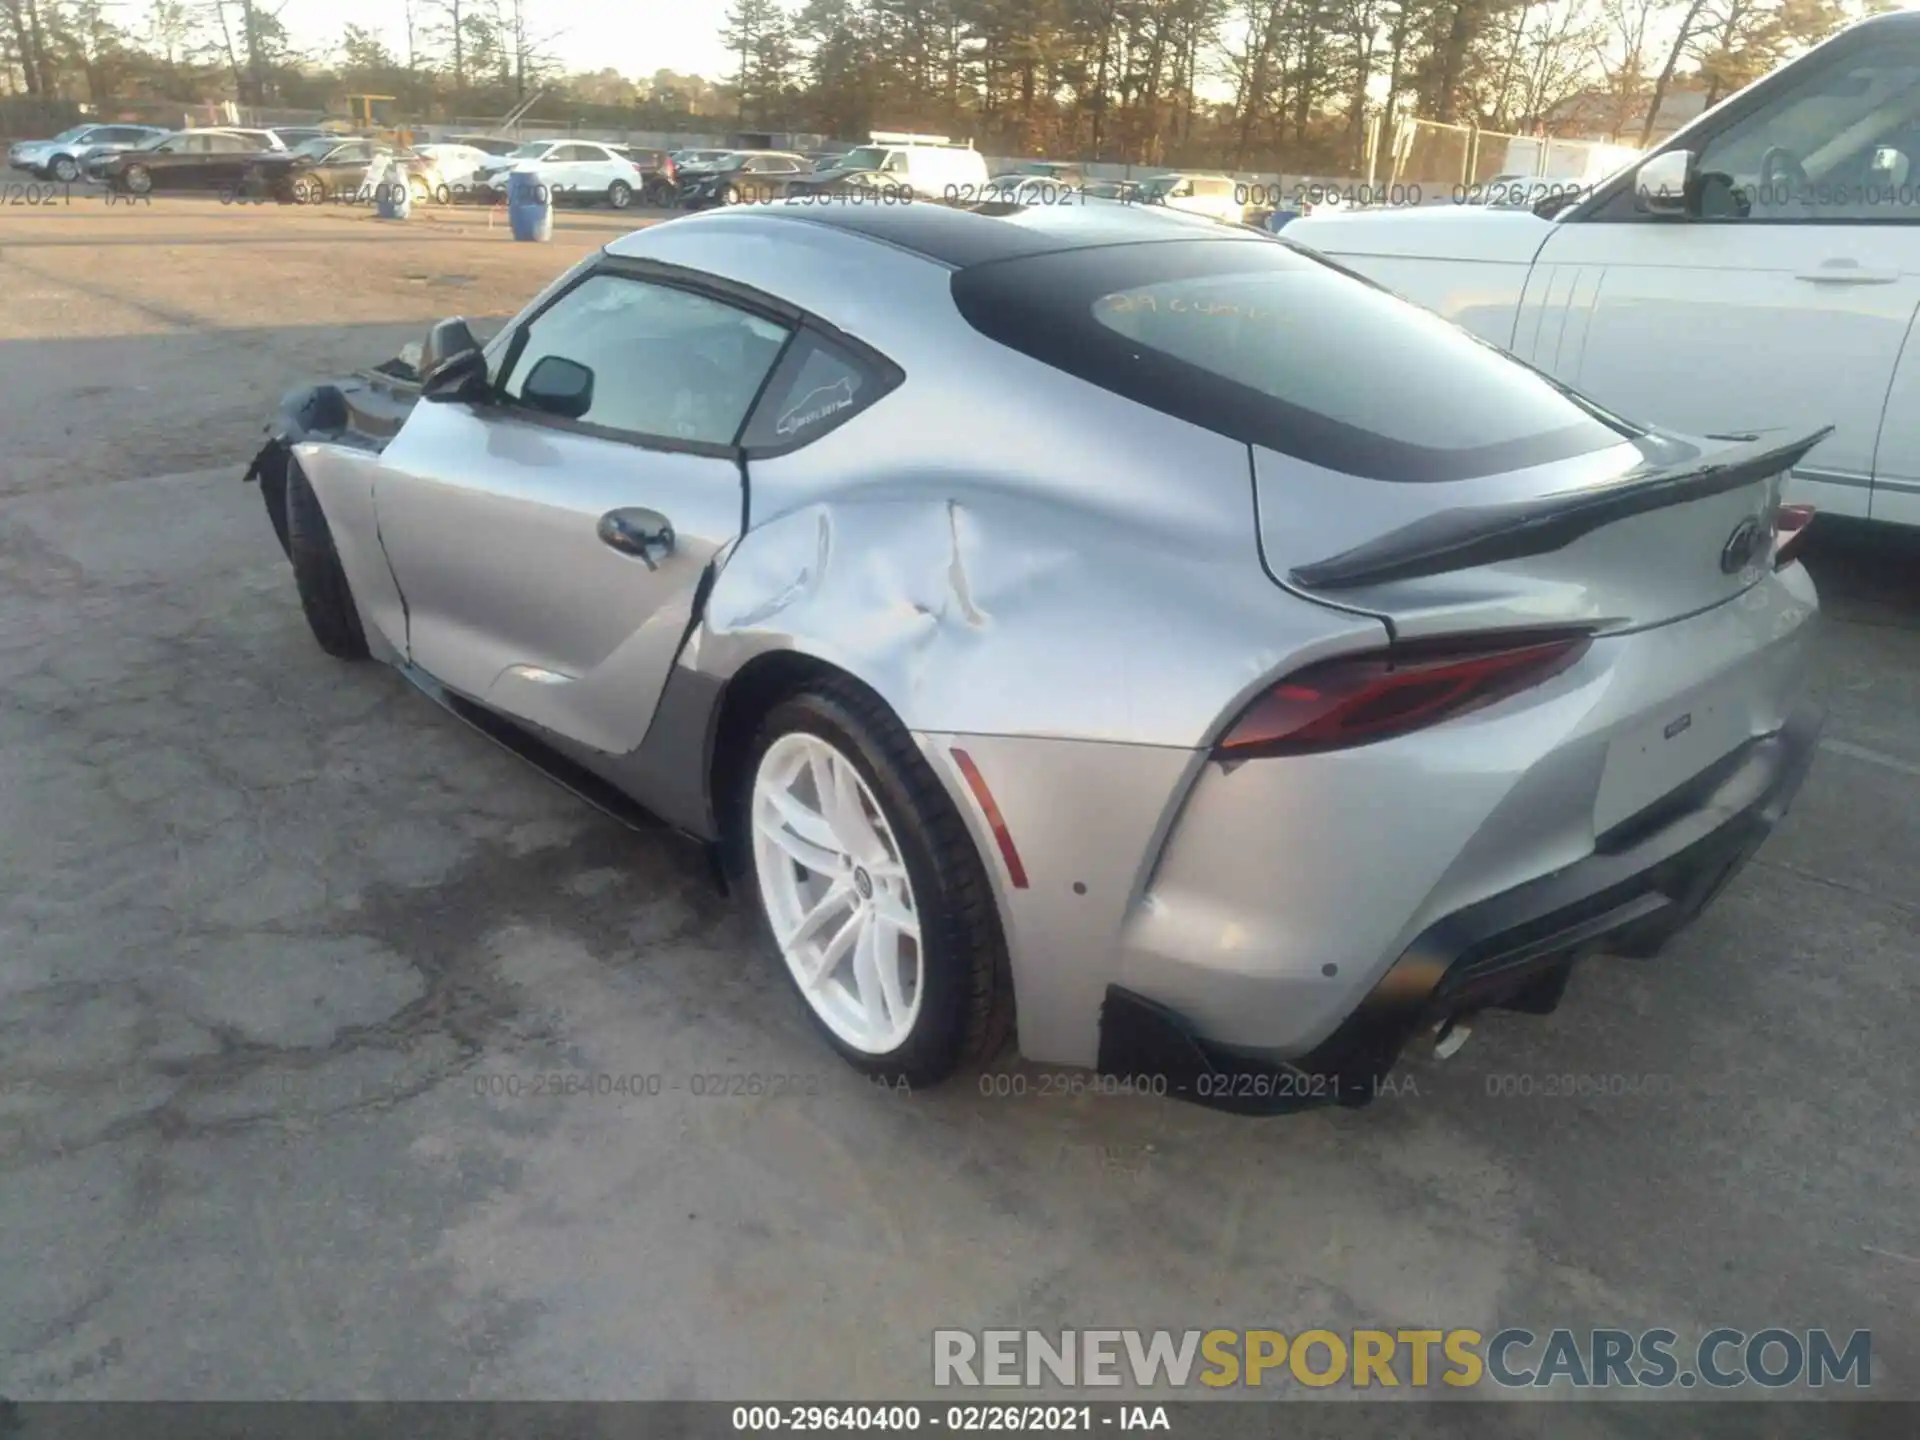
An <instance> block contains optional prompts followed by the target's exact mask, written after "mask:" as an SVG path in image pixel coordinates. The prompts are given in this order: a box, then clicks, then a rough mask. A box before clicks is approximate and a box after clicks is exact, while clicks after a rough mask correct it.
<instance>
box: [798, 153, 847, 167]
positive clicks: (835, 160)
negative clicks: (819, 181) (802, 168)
mask: <svg viewBox="0 0 1920 1440" xmlns="http://www.w3.org/2000/svg"><path fill="white" fill-rule="evenodd" d="M806 153H807V163H808V164H809V165H811V166H812V167H813V168H814V169H815V170H831V169H833V168H834V166H836V165H838V164H839V163H840V161H841V158H842V157H843V156H845V155H846V153H847V152H846V151H844V150H809V151H807V152H806Z"/></svg>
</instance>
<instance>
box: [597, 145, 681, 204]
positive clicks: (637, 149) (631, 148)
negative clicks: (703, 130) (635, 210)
mask: <svg viewBox="0 0 1920 1440" xmlns="http://www.w3.org/2000/svg"><path fill="white" fill-rule="evenodd" d="M608 148H609V149H611V150H613V151H614V152H615V153H616V154H620V155H624V156H625V157H626V158H627V159H629V160H631V161H632V162H633V163H634V165H635V167H636V168H638V169H639V171H640V175H641V186H640V202H641V204H643V205H653V206H664V205H671V204H673V203H674V200H675V199H676V198H677V196H678V195H679V193H680V167H679V166H678V165H676V164H674V161H673V156H671V155H670V154H668V153H667V152H666V151H665V150H654V149H651V148H649V147H647V146H643V145H612V146H609V147H608Z"/></svg>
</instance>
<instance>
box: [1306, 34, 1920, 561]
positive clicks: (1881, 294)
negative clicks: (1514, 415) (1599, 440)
mask: <svg viewBox="0 0 1920 1440" xmlns="http://www.w3.org/2000/svg"><path fill="white" fill-rule="evenodd" d="M1916 176H1920V13H1916V12H1915V11H1912V10H1896V11H1893V12H1891V13H1889V14H1885V15H1878V16H1875V17H1873V18H1871V19H1868V20H1863V21H1861V22H1859V23H1858V24H1857V25H1855V26H1853V27H1852V28H1851V29H1848V30H1844V31H1842V32H1841V33H1840V34H1838V35H1837V36H1835V37H1834V38H1833V39H1830V40H1828V41H1826V42H1825V43H1824V44H1821V45H1818V46H1816V47H1815V48H1814V49H1812V50H1810V51H1808V52H1807V53H1806V54H1805V55H1802V56H1801V57H1800V58H1799V59H1797V60H1795V61H1793V62H1792V63H1791V64H1789V65H1787V66H1785V67H1784V68H1782V69H1780V70H1778V71H1776V72H1775V73H1774V74H1772V75H1770V76H1768V77H1767V78H1766V79H1764V80H1760V81H1757V82H1756V83H1754V84H1753V85H1751V86H1749V87H1748V88H1747V89H1745V90H1743V91H1741V92H1740V93H1739V94H1737V95H1734V96H1732V97H1731V98H1729V99H1727V100H1724V101H1722V102H1721V103H1720V104H1719V105H1718V106H1716V107H1715V108H1714V109H1712V110H1709V111H1708V112H1707V113H1706V114H1704V115H1702V116H1701V117H1700V118H1699V119H1697V120H1695V121H1693V122H1692V123H1691V124H1689V125H1688V126H1686V128H1684V129H1683V130H1681V131H1680V132H1679V133H1678V134H1676V135H1674V136H1673V138H1672V139H1670V140H1668V141H1666V142H1665V143H1663V144H1662V145H1661V147H1660V148H1659V149H1658V150H1657V151H1656V152H1654V153H1653V154H1652V155H1649V156H1647V157H1645V158H1644V159H1640V160H1637V161H1635V162H1634V163H1633V165H1632V166H1631V167H1629V168H1628V169H1625V170H1623V171H1621V172H1620V173H1619V174H1617V175H1615V176H1613V177H1612V178H1610V179H1608V180H1606V181H1604V182H1602V183H1601V184H1600V185H1598V186H1597V187H1595V188H1593V189H1592V190H1591V191H1587V190H1581V191H1580V192H1579V193H1576V194H1565V195H1563V196H1560V197H1554V196H1551V195H1550V196H1549V198H1548V199H1547V200H1546V201H1544V202H1543V203H1541V204H1540V205H1539V206H1537V207H1536V208H1534V209H1526V208H1520V209H1514V208H1510V207H1506V206H1499V205H1469V206H1452V205H1443V206H1440V207H1438V208H1435V207H1429V206H1421V207H1418V208H1411V209H1405V210H1398V211H1387V210H1359V211H1353V212H1350V213H1347V214H1337V213H1336V214H1332V215H1329V216H1327V217H1325V218H1323V217H1322V216H1320V215H1319V214H1315V215H1313V216H1311V217H1310V218H1308V219H1305V220H1296V221H1294V222H1293V223H1292V224H1291V225H1289V226H1288V227H1287V232H1286V233H1287V238H1288V239H1289V240H1292V241H1295V242H1297V243H1301V244H1305V245H1310V246H1312V247H1313V248H1314V249H1315V250H1318V251H1321V252H1322V253H1324V254H1326V255H1329V256H1331V257H1332V258H1334V259H1335V260H1338V261H1339V262H1340V263H1341V264H1343V265H1346V266H1349V267H1351V268H1352V269H1355V270H1358V271H1359V272H1360V273H1361V274H1363V275H1366V276H1368V277H1370V278H1371V279H1373V280H1376V281H1378V282H1379V283H1380V284H1382V285H1385V286H1387V287H1389V288H1390V289H1393V290H1397V291H1399V292H1400V293H1401V294H1402V295H1405V296H1407V297H1409V298H1410V299H1413V300H1417V301H1419V302H1420V303H1421V304H1423V305H1426V306H1429V307H1430V308H1432V309H1434V310H1437V311H1439V312H1440V313H1441V314H1442V315H1444V316H1446V317H1447V318H1448V319H1450V320H1453V321H1455V322H1457V323H1458V324H1461V325H1463V326H1465V327H1466V328H1467V329H1469V330H1472V331H1474V332H1476V333H1477V334H1479V335H1481V336H1482V337H1484V338H1485V339H1488V340H1491V341H1493V342H1494V343H1495V344H1496V345H1501V346H1504V347H1505V348H1507V349H1509V350H1511V351H1513V353H1515V354H1516V355H1518V356H1519V357H1520V358H1521V359H1522V360H1526V361H1528V362H1530V363H1531V364H1533V365H1536V366H1538V367H1539V368H1540V369H1542V370H1545V371H1546V372H1547V373H1548V374H1550V375H1552V376H1553V377H1554V378H1555V379H1558V380H1563V381H1565V382H1567V383H1568V384H1570V385H1573V386H1576V387H1577V388H1579V389H1580V390H1583V391H1585V392H1586V393H1587V394H1589V395H1591V396H1592V397H1593V398H1594V399H1595V400H1597V401H1599V402H1600V403H1601V404H1602V405H1605V406H1607V407H1609V408H1611V409H1614V410H1617V411H1619V412H1620V413H1621V414H1623V415H1632V416H1633V417H1635V418H1636V419H1639V420H1644V421H1647V422H1650V423H1652V424H1655V425H1663V426H1666V427H1668V428H1670V429H1674V430H1679V431H1682V432H1690V433H1692V434H1696V435H1709V436H1725V435H1736V434H1748V433H1758V432H1761V431H1773V432H1779V433H1787V432H1791V431H1804V430H1810V429H1812V428H1814V427H1815V426H1819V425H1832V426H1833V427H1834V432H1833V434H1832V435H1831V436H1830V437H1829V438H1828V439H1826V440H1825V441H1823V442H1822V443H1821V444H1820V446H1819V448H1817V449H1816V450H1814V452H1813V453H1812V454H1811V455H1809V456H1808V457H1807V460H1806V462H1805V463H1803V464H1801V465H1798V466H1796V467H1795V469H1794V472H1793V477H1792V479H1791V481H1790V482H1789V484H1788V485H1787V490H1786V494H1787V498H1788V499H1789V500H1790V501H1795V502H1798V503H1803V504H1812V505H1816V506H1818V507H1819V508H1820V510H1822V511H1823V512H1826V513H1828V514H1838V515H1846V516H1852V517H1855V518H1859V519H1866V520H1870V521H1873V522H1875V523H1878V524H1888V525H1907V526H1920V335H1917V334H1916V330H1920V186H1916V185H1915V183H1914V181H1915V178H1916ZM1551 183H1553V182H1549V184H1551Z"/></svg>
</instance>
